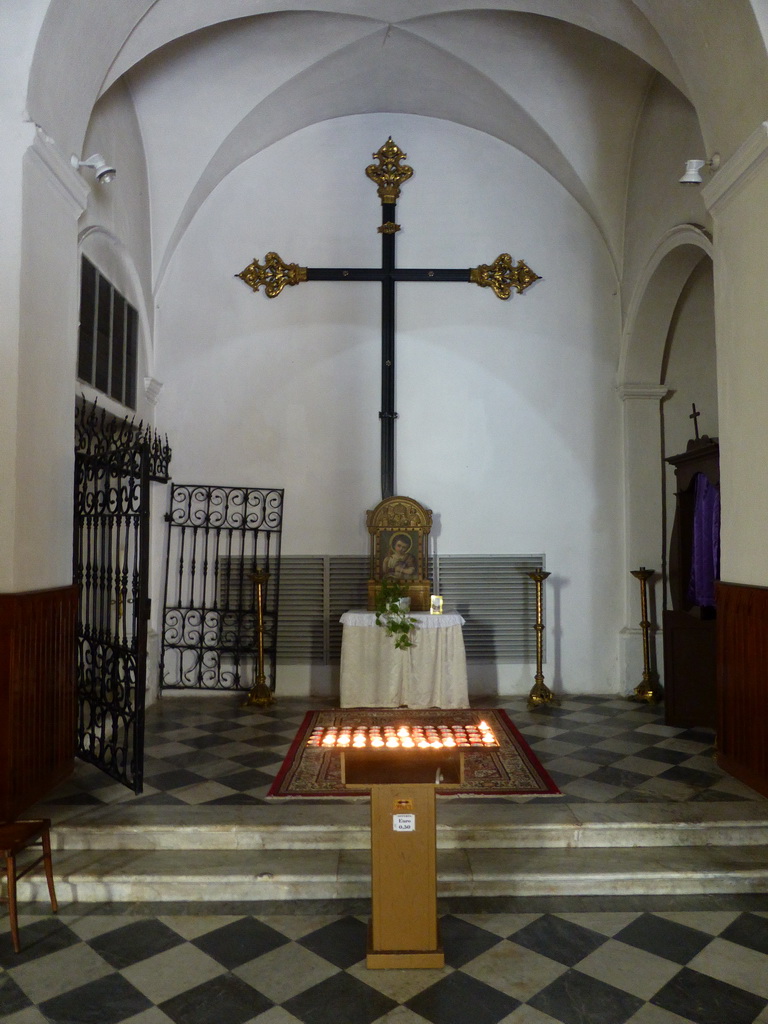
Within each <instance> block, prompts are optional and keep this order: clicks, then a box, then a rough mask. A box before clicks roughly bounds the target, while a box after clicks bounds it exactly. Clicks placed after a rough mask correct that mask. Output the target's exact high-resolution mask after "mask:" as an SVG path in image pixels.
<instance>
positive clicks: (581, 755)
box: [533, 737, 639, 765]
mask: <svg viewBox="0 0 768 1024" xmlns="http://www.w3.org/2000/svg"><path fill="white" fill-rule="evenodd" d="M564 738H565V741H566V743H570V738H568V737H564ZM533 748H534V751H535V749H536V748H535V741H534V743H533ZM556 756H557V757H559V756H560V755H559V754H558V755H556ZM622 756H623V755H622V754H617V753H616V752H615V751H614V750H597V749H595V748H594V747H584V749H583V750H576V751H574V752H573V753H572V754H569V755H568V757H575V758H576V759H577V760H579V761H587V762H588V763H589V764H606V765H607V764H613V763H614V761H618V759H619V758H620V757H622ZM638 756H639V755H638ZM550 760H551V758H550ZM542 761H543V763H544V764H545V765H546V763H547V762H546V761H545V760H544V758H542Z"/></svg>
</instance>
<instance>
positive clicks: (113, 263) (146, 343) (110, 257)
mask: <svg viewBox="0 0 768 1024" xmlns="http://www.w3.org/2000/svg"><path fill="white" fill-rule="evenodd" d="M81 255H85V256H90V257H91V258H94V259H95V261H96V262H97V264H98V265H99V269H100V270H101V271H102V273H104V274H106V275H107V276H108V277H110V279H111V283H112V284H113V285H114V286H115V287H116V288H118V289H119V290H120V291H121V292H122V293H123V294H124V295H125V297H126V298H127V299H128V301H129V302H130V303H131V304H132V305H133V306H134V307H135V308H136V311H137V313H138V314H139V327H140V330H139V343H140V346H141V347H140V351H139V359H138V368H137V370H138V381H137V385H138V386H137V399H138V400H137V410H136V411H137V414H138V415H139V416H143V418H144V419H145V420H146V419H151V416H150V415H149V410H148V408H147V407H146V403H147V402H149V403H150V404H154V402H155V401H156V395H155V397H154V398H150V397H149V395H148V394H147V393H146V390H147V389H146V388H145V387H144V386H143V384H142V380H143V378H148V379H151V378H152V377H153V373H154V332H153V328H152V318H151V316H150V307H149V305H148V303H147V298H146V295H145V292H144V289H143V287H142V283H141V276H140V274H139V272H138V269H137V268H136V265H135V263H134V261H133V257H132V256H131V253H130V251H129V250H128V247H127V246H126V245H125V244H124V243H123V242H122V241H121V240H120V239H119V238H118V237H117V236H116V235H114V234H113V233H112V232H111V231H108V230H107V229H106V228H104V227H102V226H100V225H91V226H89V227H87V228H85V229H84V230H83V231H81V232H80V233H79V235H78V238H77V258H78V265H79V262H80V257H81ZM105 257H106V261H105ZM142 396H143V397H142ZM102 401H103V399H102ZM142 405H143V406H144V409H141V408H140V406H142Z"/></svg>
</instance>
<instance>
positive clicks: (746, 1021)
mask: <svg viewBox="0 0 768 1024" xmlns="http://www.w3.org/2000/svg"><path fill="white" fill-rule="evenodd" d="M651 1003H653V1005H654V1006H660V1007H661V1008H662V1009H664V1010H669V1012H670V1013H676V1014H678V1016H680V1017H682V1018H683V1019H684V1020H689V1021H693V1022H694V1024H753V1021H754V1019H755V1017H757V1015H758V1014H759V1013H760V1012H761V1011H762V1010H763V1009H764V1008H765V1006H766V1003H768V1000H765V999H762V998H761V997H760V996H756V995H753V994H752V993H750V992H745V991H744V990H743V989H740V988H736V986H735V985H729V984H727V983H726V982H724V981H717V980H716V979H715V978H709V977H707V976H706V975H704V974H699V973H697V972H696V971H691V970H689V969H688V968H687V967H685V968H683V970H682V971H680V973H679V974H676V975H675V977H674V978H672V980H671V981H669V982H668V983H667V984H666V985H665V986H664V987H663V988H662V989H660V991H659V992H657V993H656V995H655V996H654V997H653V999H651Z"/></svg>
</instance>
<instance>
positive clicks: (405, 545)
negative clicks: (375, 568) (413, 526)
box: [381, 533, 417, 580]
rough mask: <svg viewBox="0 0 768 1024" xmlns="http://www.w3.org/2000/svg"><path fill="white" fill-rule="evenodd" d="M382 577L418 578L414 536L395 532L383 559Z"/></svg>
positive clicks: (398, 578)
mask: <svg viewBox="0 0 768 1024" xmlns="http://www.w3.org/2000/svg"><path fill="white" fill-rule="evenodd" d="M381 569H382V572H381V575H382V577H388V578H390V579H396V580H414V579H416V570H417V565H416V557H415V555H414V554H413V537H412V536H410V535H409V534H407V533H393V534H392V536H391V537H390V540H389V548H388V549H387V550H386V554H385V555H384V558H383V560H382V565H381Z"/></svg>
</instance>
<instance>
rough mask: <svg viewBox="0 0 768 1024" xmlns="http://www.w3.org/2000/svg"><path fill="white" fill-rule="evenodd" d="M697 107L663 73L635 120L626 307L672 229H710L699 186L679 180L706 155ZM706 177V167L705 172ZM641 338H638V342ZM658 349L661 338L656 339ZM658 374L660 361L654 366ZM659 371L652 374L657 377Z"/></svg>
mask: <svg viewBox="0 0 768 1024" xmlns="http://www.w3.org/2000/svg"><path fill="white" fill-rule="evenodd" d="M708 155H709V154H706V153H705V149H704V143H703V141H702V139H701V134H700V131H699V127H698V123H697V119H696V112H695V110H694V109H693V107H692V106H691V105H690V103H689V102H688V100H686V98H685V97H684V96H683V95H682V94H681V93H679V92H678V91H677V90H676V89H675V88H674V87H673V86H671V85H670V84H669V83H668V82H666V81H665V80H664V79H662V78H657V79H656V81H655V83H654V85H653V87H652V88H651V89H650V90H649V93H648V96H647V98H646V102H645V106H644V108H643V111H642V115H641V117H640V118H639V121H638V124H637V132H636V136H635V147H634V152H633V155H632V165H631V168H630V174H629V188H628V199H627V210H626V223H625V228H624V232H625V235H624V237H625V251H624V266H623V273H622V295H623V301H624V305H625V311H626V309H627V308H629V306H630V304H631V302H632V299H633V298H637V296H635V290H636V288H637V286H638V281H639V278H640V276H641V274H642V273H643V271H644V269H645V268H646V266H647V263H648V260H649V259H650V258H651V255H652V254H653V252H654V251H655V249H656V247H657V246H658V244H659V241H660V239H661V238H663V236H664V235H665V233H666V232H667V231H669V230H670V228H673V227H675V226H677V225H679V224H697V225H700V226H702V227H704V228H705V229H711V219H710V217H709V215H708V213H707V211H706V207H705V206H704V202H703V199H702V196H701V189H700V188H697V187H695V186H688V185H681V184H680V181H679V179H680V178H681V177H682V174H683V171H684V170H685V161H686V160H693V159H705V157H706V156H708ZM703 173H704V176H705V177H707V176H708V172H707V171H704V172H703ZM641 343H642V342H641ZM657 347H658V350H659V352H661V351H662V347H663V339H660V340H659V342H658V343H657ZM657 372H658V374H659V375H660V374H661V366H660V365H659V366H658V367H657ZM658 380H660V376H658V377H656V381H657V382H658Z"/></svg>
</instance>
